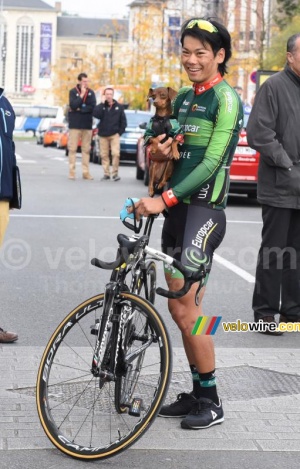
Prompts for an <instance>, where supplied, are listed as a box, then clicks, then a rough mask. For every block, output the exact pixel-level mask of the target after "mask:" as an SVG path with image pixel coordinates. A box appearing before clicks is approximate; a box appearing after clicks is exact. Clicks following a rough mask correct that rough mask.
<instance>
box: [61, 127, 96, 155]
mask: <svg viewBox="0 0 300 469" xmlns="http://www.w3.org/2000/svg"><path fill="white" fill-rule="evenodd" d="M97 135H98V129H97V128H96V127H95V128H93V132H92V141H91V151H90V161H91V162H93V163H98V162H99V159H100V155H99V144H98V138H97ZM68 140H69V129H68V128H67V127H66V128H65V129H64V131H63V132H62V133H61V134H60V136H59V138H58V140H57V142H56V146H57V148H60V149H64V150H65V151H66V156H68V155H69V149H68ZM77 152H78V153H81V139H80V140H79V142H78V147H77Z"/></svg>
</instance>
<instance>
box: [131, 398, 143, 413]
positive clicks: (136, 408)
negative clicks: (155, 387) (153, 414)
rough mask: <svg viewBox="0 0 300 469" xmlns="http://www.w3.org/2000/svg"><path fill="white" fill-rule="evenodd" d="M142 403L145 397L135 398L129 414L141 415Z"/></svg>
mask: <svg viewBox="0 0 300 469" xmlns="http://www.w3.org/2000/svg"><path fill="white" fill-rule="evenodd" d="M142 404H143V399H140V398H139V397H136V398H134V399H133V401H132V403H131V405H130V407H129V411H128V415H131V416H132V417H140V415H141V407H142Z"/></svg>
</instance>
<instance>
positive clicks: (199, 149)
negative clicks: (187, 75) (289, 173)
mask: <svg viewBox="0 0 300 469" xmlns="http://www.w3.org/2000/svg"><path fill="white" fill-rule="evenodd" d="M173 114H174V116H175V117H176V118H177V119H178V121H179V123H180V125H181V126H182V129H183V131H184V143H183V145H182V146H181V147H180V159H179V160H178V161H175V162H174V172H173V175H172V178H171V180H170V185H169V186H170V188H172V191H173V193H174V195H175V196H176V198H177V200H178V201H183V202H185V203H190V204H195V205H197V204H199V205H200V204H209V205H210V206H212V207H213V208H216V209H223V208H225V206H226V202H227V196H228V190H229V169H230V164H231V162H232V158H233V155H234V151H235V148H236V146H237V143H238V139H239V132H240V130H241V127H242V123H243V107H242V103H241V100H240V98H239V96H238V95H237V93H236V92H235V91H234V90H233V89H232V88H231V86H230V85H229V84H228V83H227V82H226V81H225V80H221V81H220V82H219V83H217V84H216V85H215V86H212V87H211V88H209V89H207V90H205V91H204V92H203V93H201V94H195V92H194V89H193V88H192V87H184V88H181V89H180V90H179V92H178V95H177V96H176V98H175V100H174V102H173Z"/></svg>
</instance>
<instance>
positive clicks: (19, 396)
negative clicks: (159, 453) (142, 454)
mask: <svg viewBox="0 0 300 469" xmlns="http://www.w3.org/2000/svg"><path fill="white" fill-rule="evenodd" d="M42 352H43V348H42V347H22V346H18V344H7V345H0V374H1V381H0V450H16V449H37V450H38V449H47V448H53V446H52V444H51V443H50V442H49V440H48V439H47V438H46V436H44V432H43V430H42V428H41V426H40V423H39V420H38V416H37V412H36V405H35V397H34V387H35V380H36V373H37V368H38V364H39V361H40V357H41V354H42ZM173 354H174V364H173V379H172V383H171V387H170V390H169V395H168V397H167V401H169V400H170V401H171V400H173V399H174V398H175V397H176V395H177V394H178V393H179V392H182V391H189V390H190V389H191V384H190V383H191V382H190V373H189V371H188V366H187V362H186V359H185V355H184V352H183V349H182V348H175V349H173ZM216 356H217V378H218V381H217V382H218V389H219V394H220V396H221V398H222V399H223V407H224V411H225V422H224V423H223V424H222V425H217V426H215V427H212V428H210V429H207V430H198V431H188V430H182V429H181V428H180V419H163V418H157V419H156V421H155V423H154V424H153V425H152V427H151V428H150V429H149V431H148V432H147V433H146V434H145V435H144V436H143V437H142V438H141V439H140V440H139V441H138V442H137V443H136V444H135V445H134V446H133V447H132V448H133V450H134V449H157V450H162V449H163V450H190V451H193V450H197V451H199V450H200V449H201V450H217V451H218V450H219V451H223V450H227V451H228V450H229V451H230V450H232V451H236V450H241V451H256V452H264V451H278V452H281V451H300V354H299V352H298V350H295V349H284V350H282V349H281V350H278V349H275V348H272V349H271V348H269V349H249V348H245V349H242V348H217V349H216Z"/></svg>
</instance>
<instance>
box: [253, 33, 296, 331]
mask: <svg viewBox="0 0 300 469" xmlns="http://www.w3.org/2000/svg"><path fill="white" fill-rule="evenodd" d="M299 116H300V33H297V34H294V35H293V36H291V37H290V38H289V39H288V41H287V52H286V65H285V68H284V70H282V71H281V72H278V73H275V74H274V75H272V76H270V78H268V80H266V81H265V82H264V83H263V84H262V85H261V86H260V88H259V89H258V91H257V94H256V97H255V100H254V103H253V108H252V111H251V114H250V117H249V121H248V125H247V139H248V143H249V145H250V146H251V147H252V148H254V149H255V150H257V151H258V152H259V153H260V160H259V169H258V183H257V200H258V201H259V203H260V204H261V205H262V219H263V228H262V241H261V246H260V249H259V254H258V262H257V268H256V277H255V286H254V293H253V301H252V308H253V311H254V319H255V321H260V320H261V321H263V322H265V323H267V324H268V323H274V322H275V315H277V314H279V315H280V318H279V321H280V322H300V284H299V282H300V132H299ZM265 333H266V334H270V335H275V336H278V335H281V334H282V332H281V331H278V330H273V328H271V327H270V328H269V327H267V328H266V329H265Z"/></svg>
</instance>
